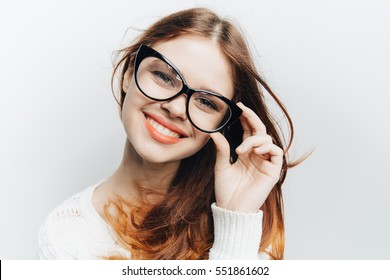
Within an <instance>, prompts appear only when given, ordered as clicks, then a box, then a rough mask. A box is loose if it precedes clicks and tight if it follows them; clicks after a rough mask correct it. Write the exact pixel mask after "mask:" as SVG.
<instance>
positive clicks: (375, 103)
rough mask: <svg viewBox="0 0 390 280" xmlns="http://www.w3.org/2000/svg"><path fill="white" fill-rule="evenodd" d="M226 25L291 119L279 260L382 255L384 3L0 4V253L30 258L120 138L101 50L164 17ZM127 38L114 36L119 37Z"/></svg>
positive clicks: (389, 244)
mask: <svg viewBox="0 0 390 280" xmlns="http://www.w3.org/2000/svg"><path fill="white" fill-rule="evenodd" d="M194 6H206V7H209V8H212V9H213V10H214V11H216V12H217V13H219V14H220V15H222V16H229V17H231V18H233V19H234V20H235V21H237V22H238V23H239V24H240V26H241V27H242V28H243V30H244V31H245V34H246V35H247V38H248V41H249V43H250V45H251V47H252V48H253V49H254V47H256V49H257V52H256V51H255V50H254V52H255V54H256V55H255V56H256V59H257V63H258V65H259V67H260V70H261V71H262V72H263V74H264V76H265V77H266V80H267V81H268V82H269V84H270V85H271V87H272V88H273V89H274V91H275V92H276V93H277V94H278V95H279V96H280V97H281V99H282V101H283V102H284V103H285V105H286V107H287V109H288V111H289V113H290V115H291V117H292V118H293V121H294V124H295V133H296V135H295V142H294V146H293V149H292V153H291V156H292V158H294V157H295V158H296V157H299V156H300V155H302V154H303V153H304V152H306V151H308V150H310V149H312V148H315V152H314V153H313V155H312V156H311V157H310V158H309V159H308V160H307V161H305V162H304V163H303V164H301V165H300V166H298V167H296V168H294V169H291V170H290V172H289V174H288V177H287V180H286V183H285V185H284V190H285V193H284V194H285V195H284V198H285V212H286V258H287V259H390V240H389V236H390V218H389V213H390V198H389V197H390V190H389V189H390V183H389V182H388V181H389V179H388V173H389V171H388V167H389V164H388V160H387V159H388V158H389V155H390V150H389V148H388V142H389V141H388V139H389V136H390V133H389V125H388V121H389V119H390V113H389V110H388V108H389V105H390V102H389V101H390V97H389V96H390V90H389V82H388V81H389V80H390V79H389V76H390V66H389V65H390V59H389V57H390V55H389V54H388V52H389V50H390V35H389V33H390V31H389V26H390V16H389V15H390V4H389V2H387V1H379V0H376V1H335V0H334V1H303V0H298V1H245V0H240V1H179V0H178V1H172V0H171V1H145V0H144V1H129V0H128V1H12V2H11V1H2V2H1V4H0V42H1V43H0V79H1V81H0V194H1V195H0V223H1V230H0V258H1V259H34V258H36V252H35V251H36V240H37V231H38V228H39V225H40V223H41V222H42V221H43V220H44V218H45V217H46V215H47V214H48V213H49V212H50V211H51V210H52V209H53V208H54V207H55V206H57V205H58V204H60V203H61V202H62V201H63V200H65V199H66V198H68V197H69V196H71V195H73V194H74V193H76V192H79V191H81V190H83V189H85V188H86V187H87V186H89V185H91V184H94V183H96V182H98V181H99V180H101V179H104V178H106V177H108V176H109V175H110V174H111V173H112V172H113V171H114V170H115V169H116V167H117V166H118V164H119V162H120V160H121V157H122V150H123V146H124V141H125V137H126V135H125V133H124V131H123V129H122V127H121V122H120V119H119V116H118V110H117V107H116V102H115V100H114V98H113V96H112V94H111V90H110V78H111V73H112V66H111V54H112V52H113V51H114V50H116V49H118V48H120V47H123V46H124V45H125V44H126V43H127V42H129V41H130V39H132V38H133V37H134V36H135V35H137V32H135V31H133V30H131V29H129V30H128V31H127V33H126V30H127V29H128V28H129V27H137V28H145V27H147V26H148V25H149V24H150V23H152V22H154V21H155V20H157V19H158V18H160V17H162V16H165V15H167V14H169V13H171V12H174V11H177V10H181V9H184V8H190V7H194ZM125 33H126V35H125Z"/></svg>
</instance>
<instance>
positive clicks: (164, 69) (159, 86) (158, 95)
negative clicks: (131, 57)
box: [136, 57, 183, 100]
mask: <svg viewBox="0 0 390 280" xmlns="http://www.w3.org/2000/svg"><path fill="white" fill-rule="evenodd" d="M136 78H137V82H138V86H139V88H140V90H141V91H142V92H143V93H144V94H145V95H146V96H148V97H150V98H153V99H159V100H164V99H167V98H170V97H172V96H174V95H175V94H177V93H179V92H180V90H181V89H182V88H183V82H182V81H181V79H180V77H179V75H178V74H177V73H176V71H175V70H174V69H173V68H172V67H171V66H170V65H169V64H167V63H166V62H165V61H163V60H161V59H158V58H156V57H147V58H145V59H143V60H142V62H141V64H140V65H139V68H138V71H137V76H136Z"/></svg>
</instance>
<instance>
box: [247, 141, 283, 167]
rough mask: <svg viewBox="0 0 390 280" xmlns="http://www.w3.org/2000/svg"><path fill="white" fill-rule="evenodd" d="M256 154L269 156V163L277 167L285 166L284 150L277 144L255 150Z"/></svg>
mask: <svg viewBox="0 0 390 280" xmlns="http://www.w3.org/2000/svg"><path fill="white" fill-rule="evenodd" d="M254 152H255V154H257V155H259V156H260V155H262V156H264V155H269V161H271V163H273V164H275V165H278V166H282V164H283V150H282V149H281V148H280V147H278V146H276V145H275V144H270V143H267V144H264V145H262V146H260V147H257V148H255V149H254Z"/></svg>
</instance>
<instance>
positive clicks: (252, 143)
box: [236, 134, 272, 154]
mask: <svg viewBox="0 0 390 280" xmlns="http://www.w3.org/2000/svg"><path fill="white" fill-rule="evenodd" d="M267 143H269V144H272V137H271V136H269V135H267V134H263V135H256V136H250V137H248V138H247V139H245V140H244V141H243V142H242V143H241V145H240V146H238V147H237V149H236V153H237V154H244V153H247V152H248V151H250V150H251V149H253V148H257V147H259V146H261V145H264V144H267Z"/></svg>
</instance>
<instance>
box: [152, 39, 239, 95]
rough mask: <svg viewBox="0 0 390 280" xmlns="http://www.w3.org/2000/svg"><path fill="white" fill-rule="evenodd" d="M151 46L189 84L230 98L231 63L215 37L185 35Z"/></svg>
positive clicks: (231, 91) (231, 90) (231, 92)
mask: <svg viewBox="0 0 390 280" xmlns="http://www.w3.org/2000/svg"><path fill="white" fill-rule="evenodd" d="M151 47H152V48H154V49H155V50H157V51H158V52H160V53H161V54H162V55H164V56H165V57H166V58H168V59H169V60H170V61H171V62H172V63H173V64H174V65H175V66H176V67H177V69H179V71H180V73H181V74H182V75H183V77H184V79H185V80H186V82H187V83H188V85H189V86H190V87H192V88H196V89H204V90H210V91H213V92H216V93H219V94H221V95H223V96H225V97H227V98H229V99H232V98H233V92H234V90H233V79H232V70H231V65H230V63H229V61H228V60H227V59H226V58H225V56H224V54H223V53H222V52H221V49H220V47H219V46H218V45H217V43H216V42H215V41H213V40H210V39H207V38H203V37H199V36H192V35H191V36H187V35H186V36H180V37H177V38H175V39H172V40H169V41H162V42H157V43H155V44H153V45H152V46H151Z"/></svg>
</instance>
